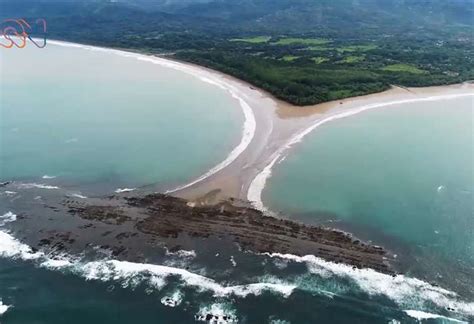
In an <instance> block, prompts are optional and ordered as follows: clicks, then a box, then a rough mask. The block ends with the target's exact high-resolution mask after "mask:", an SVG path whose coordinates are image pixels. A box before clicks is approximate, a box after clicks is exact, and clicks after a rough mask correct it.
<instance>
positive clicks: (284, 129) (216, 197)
mask: <svg viewBox="0 0 474 324" xmlns="http://www.w3.org/2000/svg"><path fill="white" fill-rule="evenodd" d="M50 44H52V45H56V46H66V47H76V48H83V49H86V50H91V51H101V52H110V53H112V54H115V55H120V56H123V57H127V58H132V59H137V60H139V61H144V62H149V63H151V64H157V65H160V66H162V67H165V68H170V69H174V70H177V71H180V72H184V73H186V74H189V75H192V76H194V77H196V78H198V79H200V80H201V81H203V82H206V83H209V84H212V85H214V86H216V87H219V88H221V89H222V90H225V91H227V92H228V93H229V94H230V95H231V96H232V97H233V98H234V100H236V101H237V102H238V104H239V105H240V107H241V108H242V113H243V115H244V120H245V121H244V125H243V126H242V137H241V141H240V143H239V144H238V145H237V146H236V147H235V148H234V149H233V150H232V151H231V152H230V153H229V155H228V156H227V157H226V158H225V159H224V160H223V161H222V162H220V163H219V164H217V165H216V166H214V167H213V168H211V169H210V170H208V171H207V172H205V173H203V174H202V175H200V176H197V177H196V178H194V179H189V181H188V182H186V183H183V184H180V185H178V186H177V187H174V188H167V190H165V193H166V194H171V195H173V196H177V197H180V198H184V199H187V200H192V201H195V203H196V204H198V205H208V204H215V203H218V202H219V201H222V200H226V199H228V198H236V199H240V200H241V201H243V202H247V201H250V202H251V203H252V204H253V206H254V207H256V208H258V209H261V210H266V208H265V207H264V206H263V203H262V201H261V193H262V190H263V188H264V186H265V182H266V180H267V179H268V178H269V177H270V176H271V169H272V167H273V165H274V164H276V163H278V162H279V161H281V159H283V158H284V157H285V155H286V154H288V152H289V151H290V149H291V148H292V147H293V146H295V145H296V144H297V143H298V142H300V141H301V140H302V139H303V138H304V137H305V136H306V135H308V134H309V133H311V132H312V131H313V130H314V129H316V128H317V127H318V126H319V125H322V124H324V123H327V122H330V121H332V120H336V119H340V118H345V117H349V116H352V115H355V114H358V113H360V112H363V111H365V110H370V109H377V108H383V107H388V106H393V105H400V104H404V103H407V104H408V103H414V102H423V101H435V100H443V99H449V98H455V97H462V96H474V84H472V83H463V84H456V85H449V86H436V87H427V88H405V87H397V86H393V87H392V88H391V89H390V90H388V91H385V92H382V93H376V94H371V95H366V96H360V97H353V98H347V99H342V100H337V101H331V102H326V103H322V104H317V105H312V106H303V107H301V106H294V105H291V104H289V103H287V102H284V101H281V100H278V99H276V98H275V97H274V96H272V95H271V94H270V93H268V92H266V91H264V90H261V89H258V88H257V87H254V86H253V85H251V84H249V83H247V82H244V81H242V80H239V79H236V78H234V77H232V76H229V75H226V74H224V73H221V72H218V71H215V70H211V69H209V68H205V67H202V66H199V65H196V64H191V63H186V62H181V61H176V60H173V59H170V58H169V57H167V56H164V57H162V56H153V55H148V54H142V53H134V52H128V51H124V50H116V49H109V48H101V47H95V46H88V45H81V44H75V43H68V42H62V41H50ZM140 191H142V192H143V193H147V192H148V193H149V192H150V191H155V192H159V191H163V188H162V187H158V186H154V185H151V186H147V187H146V188H142V189H141V190H140Z"/></svg>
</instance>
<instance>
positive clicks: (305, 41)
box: [272, 38, 331, 46]
mask: <svg viewBox="0 0 474 324" xmlns="http://www.w3.org/2000/svg"><path fill="white" fill-rule="evenodd" d="M330 42H331V41H329V40H327V39H321V38H281V39H280V40H278V41H277V42H275V43H272V44H273V45H315V46H316V45H325V44H328V43H330Z"/></svg>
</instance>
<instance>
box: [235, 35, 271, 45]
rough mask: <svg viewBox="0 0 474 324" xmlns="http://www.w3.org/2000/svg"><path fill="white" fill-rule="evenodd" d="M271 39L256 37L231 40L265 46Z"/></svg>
mask: <svg viewBox="0 0 474 324" xmlns="http://www.w3.org/2000/svg"><path fill="white" fill-rule="evenodd" d="M270 39H272V38H271V37H270V36H255V37H248V38H232V39H229V41H231V42H244V43H250V44H263V43H267V42H268V41H269V40H270Z"/></svg>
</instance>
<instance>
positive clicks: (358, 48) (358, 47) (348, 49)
mask: <svg viewBox="0 0 474 324" xmlns="http://www.w3.org/2000/svg"><path fill="white" fill-rule="evenodd" d="M376 48H378V46H377V45H374V44H371V45H351V46H345V47H339V48H337V49H336V50H337V51H338V52H340V53H344V52H359V51H360V52H368V51H372V50H374V49H376Z"/></svg>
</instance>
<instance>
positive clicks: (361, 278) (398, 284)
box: [264, 253, 474, 316]
mask: <svg viewBox="0 0 474 324" xmlns="http://www.w3.org/2000/svg"><path fill="white" fill-rule="evenodd" d="M264 255H267V256H270V257H272V258H281V259H286V260H290V261H293V262H298V263H305V264H306V265H307V267H308V270H309V272H311V273H314V274H317V275H319V276H322V277H324V278H328V279H329V278H332V277H336V278H345V279H349V280H351V281H352V282H353V283H355V284H356V286H357V287H359V288H360V289H361V290H362V291H364V292H365V293H368V294H369V295H384V296H386V297H388V298H390V299H391V300H393V301H394V302H396V303H397V304H399V305H400V306H402V307H414V306H416V307H417V308H418V307H419V308H422V307H425V306H426V305H429V304H435V305H437V306H438V307H441V308H445V309H447V308H450V309H454V310H455V311H456V312H458V313H460V314H463V315H467V316H473V315H474V302H465V301H462V300H460V299H459V297H458V295H457V294H456V293H455V292H452V291H449V290H446V289H443V288H441V287H437V286H433V285H431V284H429V283H427V282H424V281H422V280H419V279H416V278H410V277H406V276H403V275H397V276H395V277H392V276H390V275H387V274H383V273H380V272H377V271H375V270H373V269H358V268H353V267H351V266H349V265H346V264H342V263H333V262H328V261H325V260H323V259H321V258H317V257H315V256H314V255H306V256H303V257H300V256H296V255H292V254H279V253H272V254H270V253H265V254H264Z"/></svg>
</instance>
